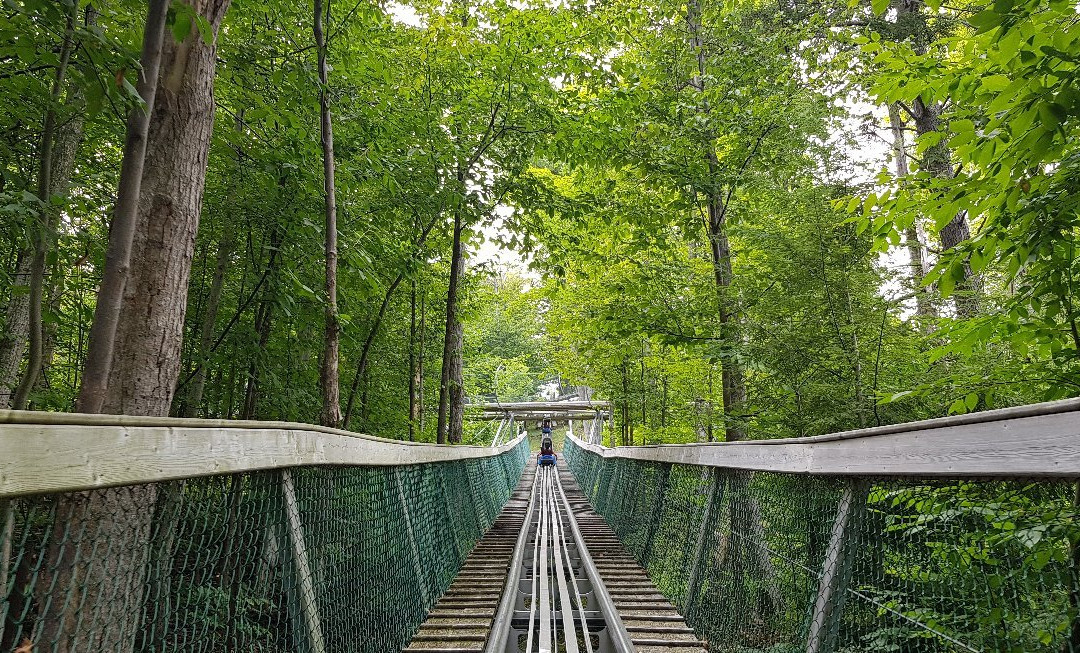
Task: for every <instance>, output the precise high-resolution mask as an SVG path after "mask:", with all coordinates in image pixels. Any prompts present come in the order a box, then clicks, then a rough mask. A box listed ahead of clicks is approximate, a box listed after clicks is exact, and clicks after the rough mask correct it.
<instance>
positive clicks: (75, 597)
mask: <svg viewBox="0 0 1080 653" xmlns="http://www.w3.org/2000/svg"><path fill="white" fill-rule="evenodd" d="M528 449H529V445H528V441H527V439H525V438H523V437H521V438H517V439H515V440H514V441H513V442H509V443H507V444H506V445H504V446H501V447H494V448H488V447H467V446H453V447H447V446H438V445H427V444H415V443H408V442H398V441H392V440H383V439H379V438H372V437H369V436H362V435H356V434H353V433H349V432H346V431H336V430H333V429H325V428H322V427H315V426H310V425H304V424H291V423H270V422H222V421H212V420H183V419H160V418H139V417H117V416H105V415H67V414H44V413H19V412H11V411H8V412H0V651H11V650H14V649H16V648H19V650H20V651H22V650H26V651H84V650H94V651H111V652H118V653H129V652H130V653H134V652H150V651H154V652H158V651H162V652H163V651H194V652H207V653H209V652H217V651H258V652H264V651H265V652H286V651H290V652H291V651H297V652H305V653H306V652H309V651H310V652H319V653H324V652H328V651H365V652H366V651H371V652H383V651H395V650H400V648H401V647H402V646H404V645H405V644H406V643H407V642H408V641H409V640H410V639H411V637H412V635H413V633H414V632H415V631H416V629H417V628H418V627H419V625H420V624H421V623H422V622H423V620H424V619H425V618H426V616H427V614H428V612H429V610H430V609H431V607H432V605H434V603H435V601H436V600H437V599H438V598H439V596H440V595H441V594H442V593H443V592H444V591H445V590H446V588H447V587H448V586H449V585H450V583H451V582H452V580H453V578H454V576H455V575H456V573H457V570H458V568H459V567H460V565H461V563H462V561H463V560H464V558H465V557H466V556H467V555H468V552H469V551H470V550H471V549H472V547H473V546H474V544H475V543H476V541H477V540H478V539H479V538H480V536H481V535H482V534H483V533H484V532H485V531H486V530H487V528H488V527H489V526H490V525H491V523H492V522H493V521H494V520H495V518H496V516H497V515H498V513H499V511H500V510H501V508H502V506H503V505H504V504H505V503H506V501H507V499H508V498H509V496H510V494H511V492H512V490H513V488H514V487H515V485H516V484H517V482H518V479H519V477H520V476H521V471H522V469H523V467H524V465H525V463H526V460H527V459H528V458H529V451H528Z"/></svg>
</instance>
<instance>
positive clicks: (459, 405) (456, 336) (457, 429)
mask: <svg viewBox="0 0 1080 653" xmlns="http://www.w3.org/2000/svg"><path fill="white" fill-rule="evenodd" d="M464 340H465V327H464V325H462V323H461V320H458V319H456V318H455V320H454V332H453V342H452V343H451V344H452V345H453V348H452V350H451V353H450V423H449V425H448V427H449V433H448V434H447V440H448V441H449V442H450V443H451V444H458V443H459V442H461V437H462V433H463V431H464V421H465V384H464V383H463V381H462V360H461V354H462V348H463V345H464Z"/></svg>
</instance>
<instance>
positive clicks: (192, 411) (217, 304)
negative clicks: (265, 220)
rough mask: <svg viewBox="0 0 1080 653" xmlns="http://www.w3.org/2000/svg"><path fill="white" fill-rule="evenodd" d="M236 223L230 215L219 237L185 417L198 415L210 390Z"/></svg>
mask: <svg viewBox="0 0 1080 653" xmlns="http://www.w3.org/2000/svg"><path fill="white" fill-rule="evenodd" d="M232 250H233V241H232V224H231V222H230V221H229V220H228V219H226V220H225V228H224V232H223V233H222V235H221V239H220V240H219V241H218V246H217V257H216V260H215V265H214V277H213V279H212V280H211V281H210V294H209V296H208V297H207V298H206V310H205V311H203V315H202V322H201V324H200V325H199V343H198V349H197V352H198V354H197V356H198V358H197V359H196V363H195V365H196V367H195V372H194V377H193V378H192V379H191V389H190V390H189V391H188V395H187V397H186V398H185V401H184V411H183V416H184V417H195V416H196V415H197V414H198V411H199V407H200V406H201V405H202V397H203V392H204V391H205V390H206V371H207V367H208V365H209V362H210V347H211V345H212V344H213V342H212V340H213V337H214V325H215V324H216V323H217V316H218V310H219V309H220V308H221V293H222V290H223V289H224V287H225V272H226V270H227V269H228V266H229V260H230V258H231V257H232Z"/></svg>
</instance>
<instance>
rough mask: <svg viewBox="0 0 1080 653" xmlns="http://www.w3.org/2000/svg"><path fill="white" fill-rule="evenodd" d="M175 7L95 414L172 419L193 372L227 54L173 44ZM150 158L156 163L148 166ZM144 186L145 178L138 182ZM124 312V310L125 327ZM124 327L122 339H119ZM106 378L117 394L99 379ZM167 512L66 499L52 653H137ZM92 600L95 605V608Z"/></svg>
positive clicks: (149, 94) (119, 238) (121, 218)
mask: <svg viewBox="0 0 1080 653" xmlns="http://www.w3.org/2000/svg"><path fill="white" fill-rule="evenodd" d="M228 4H229V0H207V1H206V2H204V3H202V4H201V6H200V10H201V13H202V15H203V16H204V17H205V18H206V20H207V22H208V23H209V24H210V25H211V27H212V29H213V32H214V34H215V36H216V32H217V28H218V26H219V24H220V21H221V19H222V17H223V16H224V14H225V11H226V9H227V7H228ZM167 5H168V3H167V2H164V1H162V0H156V1H155V2H153V3H152V4H151V6H150V12H149V15H148V19H147V29H146V34H145V37H144V39H145V40H144V45H143V59H142V62H143V70H144V74H145V75H146V79H141V80H140V82H139V91H140V93H141V94H143V97H144V99H145V100H146V101H147V105H148V106H149V107H151V113H150V117H149V118H146V117H145V116H143V114H142V112H141V111H139V110H135V111H133V113H132V115H131V117H130V119H129V129H128V136H127V140H126V142H125V152H124V164H123V169H122V171H121V185H120V194H119V197H118V201H117V211H116V216H115V219H114V223H113V227H112V229H111V233H110V241H109V251H108V253H107V260H106V278H105V280H103V282H102V288H101V291H100V293H99V304H98V307H97V310H96V312H95V322H94V325H93V328H94V329H95V331H96V338H95V340H94V343H92V345H91V348H92V352H91V356H90V358H91V360H90V361H88V363H87V374H86V375H84V377H83V386H82V388H80V397H79V399H80V408H82V409H83V410H86V409H92V410H93V411H95V412H100V411H101V410H104V411H107V412H109V413H115V414H128V415H162V416H163V415H167V414H168V411H169V406H170V404H171V402H172V395H173V392H174V388H175V386H176V382H177V377H178V375H179V372H180V350H181V340H182V337H183V326H184V312H185V310H186V307H187V302H186V295H187V284H188V277H189V275H190V271H191V258H192V255H193V253H194V243H195V232H196V230H197V228H198V222H199V211H200V208H201V204H202V193H203V187H204V182H205V177H206V163H207V154H208V151H209V146H210V134H211V130H212V126H213V119H214V98H213V80H214V69H215V50H216V44H215V42H214V41H212V42H211V43H210V44H206V43H204V42H203V40H202V38H201V36H200V34H199V30H197V29H194V28H193V29H192V30H191V33H190V34H189V35H188V37H187V38H186V39H185V40H184V42H183V43H177V42H175V41H174V40H173V39H171V38H170V39H164V38H163V30H164V26H165V10H166V9H167ZM193 27H194V26H193ZM159 60H160V61H161V63H162V67H161V73H162V74H161V77H160V80H159V79H157V77H158V75H157V72H158V70H157V69H158V64H157V62H158V61H159ZM144 91H145V92H144ZM144 126H146V127H148V130H146V131H143V128H144ZM143 134H145V135H146V136H145V138H144V137H143ZM143 143H145V146H144V145H143ZM144 147H145V154H146V156H145V161H143V160H142V159H143V157H141V156H139V154H140V151H141V150H143V149H144ZM133 173H140V175H139V181H138V182H137V181H134V180H132V178H131V175H132V174H133ZM133 190H134V192H135V195H134V196H132V192H133ZM125 233H126V234H129V235H130V236H131V241H130V246H129V247H128V246H125V243H124V242H123V240H124V238H125ZM129 263H130V274H128V269H127V268H128V265H129ZM128 280H130V283H127V281H128ZM118 291H122V296H116V293H117V292H118ZM113 302H115V303H116V304H117V305H118V306H119V310H117V311H116V314H115V315H113V314H112V313H111V310H112V309H111V307H110V305H111V304H112V303H113ZM112 327H115V332H114V333H115V338H109V337H108V336H109V335H110V331H109V330H110V328H112ZM106 354H107V356H106ZM103 370H105V371H107V377H106V378H105V379H104V380H103V379H101V378H99V377H100V375H101V374H102V371H103ZM156 498H157V487H156V486H154V485H142V486H129V487H122V488H112V489H106V490H96V491H93V492H80V493H73V494H68V495H64V496H62V497H60V498H59V499H58V501H57V508H56V515H57V516H56V522H55V524H56V525H55V527H54V533H53V537H52V538H51V545H50V548H49V550H48V551H47V553H46V555H47V560H46V563H45V564H44V565H43V572H42V575H43V577H44V578H42V579H41V580H40V581H39V585H38V586H39V587H40V588H43V589H42V590H41V591H43V592H49V591H50V588H51V598H52V599H53V600H51V601H47V602H46V601H41V602H40V604H41V605H42V606H43V607H42V614H41V628H40V631H39V632H40V636H39V644H40V645H41V647H42V649H43V650H44V649H48V648H49V647H53V648H52V650H55V651H70V650H76V649H77V650H100V651H116V652H121V653H123V652H126V651H131V650H132V647H133V645H134V640H135V636H136V634H137V633H138V631H139V627H140V624H139V616H140V614H141V609H142V601H143V588H144V583H145V579H146V575H145V572H146V562H147V560H148V558H149V555H150V550H151V545H150V536H151V532H152V531H154V530H160V529H163V528H171V527H172V525H171V524H165V525H162V524H157V525H155V524H154V523H153V521H154V520H153V515H154V508H155V503H156ZM106 542H107V543H108V546H107V547H106V546H104V544H103V543H106ZM86 588H93V591H91V592H86V593H85V594H84V593H83V590H85V589H86Z"/></svg>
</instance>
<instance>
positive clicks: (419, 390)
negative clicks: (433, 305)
mask: <svg viewBox="0 0 1080 653" xmlns="http://www.w3.org/2000/svg"><path fill="white" fill-rule="evenodd" d="M426 343H427V286H426V285H424V284H421V285H420V342H419V343H418V347H417V352H416V418H417V419H416V431H417V433H418V434H420V435H423V433H424V399H425V397H424V355H425V354H426V353H427V348H426V347H425V344H426Z"/></svg>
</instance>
